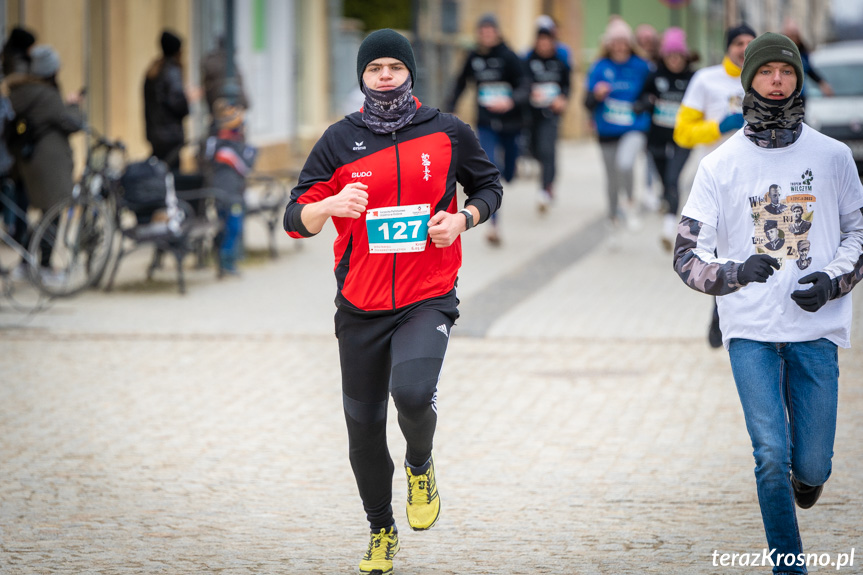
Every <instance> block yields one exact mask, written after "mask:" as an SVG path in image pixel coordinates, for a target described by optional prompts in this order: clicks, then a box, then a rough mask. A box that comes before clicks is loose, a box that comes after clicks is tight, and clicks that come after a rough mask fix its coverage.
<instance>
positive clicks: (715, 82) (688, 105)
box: [674, 24, 755, 348]
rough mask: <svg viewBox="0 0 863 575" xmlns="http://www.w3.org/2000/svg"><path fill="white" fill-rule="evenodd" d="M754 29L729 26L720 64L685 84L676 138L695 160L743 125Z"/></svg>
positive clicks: (714, 338) (714, 339)
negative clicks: (745, 73)
mask: <svg viewBox="0 0 863 575" xmlns="http://www.w3.org/2000/svg"><path fill="white" fill-rule="evenodd" d="M754 38H755V31H754V30H752V28H750V27H749V26H747V25H746V24H741V25H739V26H736V27H734V28H729V29H728V30H727V32H726V33H725V57H724V58H723V59H722V63H721V64H717V65H716V66H710V67H707V68H702V69H701V70H698V71H697V72H696V73H695V75H694V76H693V77H692V80H691V81H690V82H689V86H687V87H686V93H685V94H684V95H683V101H682V102H681V105H680V109H679V110H678V112H677V119H676V121H675V123H674V142H675V143H676V144H677V145H678V146H680V147H682V148H696V147H697V148H698V150H696V151H695V153H694V154H692V156H693V157H694V160H690V161H694V162H695V163H696V164H698V163H700V161H701V158H703V157H704V156H706V155H707V154H708V153H709V152H711V151H712V150H714V149H715V148H716V147H717V146H719V144H721V143H722V142H723V141H724V140H725V136H727V135H730V134H732V133H733V132H735V131H737V130H739V129H740V128H742V127H743V95H744V91H743V85H742V84H741V83H740V70H741V68H743V55H744V53H745V52H746V47H747V46H748V45H749V43H750V42H751V41H752V40H753V39H754ZM707 340H708V341H709V342H710V345H711V347H714V348H718V347H720V346H721V345H722V332H721V331H720V329H719V312H718V311H717V309H716V305H714V306H713V319H712V320H711V322H710V329H709V330H708V332H707Z"/></svg>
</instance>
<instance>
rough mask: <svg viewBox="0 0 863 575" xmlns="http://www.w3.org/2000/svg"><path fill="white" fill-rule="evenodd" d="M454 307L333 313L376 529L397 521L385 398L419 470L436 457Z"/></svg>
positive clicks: (352, 450)
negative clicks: (441, 382)
mask: <svg viewBox="0 0 863 575" xmlns="http://www.w3.org/2000/svg"><path fill="white" fill-rule="evenodd" d="M457 302H458V300H457V299H456V297H455V293H454V292H451V293H450V294H447V295H446V296H443V297H441V298H435V299H431V300H426V301H424V302H421V303H419V304H416V305H414V306H411V307H409V308H406V309H404V310H400V311H398V312H396V313H394V314H387V315H383V316H377V317H368V316H361V315H356V314H353V313H350V312H345V311H343V310H339V311H337V312H336V318H335V322H336V337H338V340H339V356H340V360H341V368H342V398H343V405H344V411H345V421H346V422H347V428H348V448H349V456H350V461H351V467H352V468H353V471H354V477H355V478H356V480H357V487H358V488H359V492H360V498H361V499H362V501H363V507H364V508H365V511H366V517H367V518H368V520H369V524H370V527H371V529H372V530H373V531H377V530H379V529H381V528H383V527H388V526H390V525H392V524H393V510H392V482H393V471H394V469H395V467H394V465H393V460H392V458H391V457H390V453H389V449H388V448H387V436H386V424H387V403H388V397H389V395H388V394H389V392H390V391H391V392H392V395H393V402H394V403H395V406H396V409H397V410H398V421H399V427H401V430H402V433H403V434H404V437H405V441H406V442H407V451H406V454H405V461H407V462H408V463H409V464H410V465H411V466H414V467H419V466H421V465H423V464H424V463H425V462H426V461H428V459H429V457H430V456H431V452H432V442H433V439H434V432H435V426H436V425H437V406H436V404H435V402H436V399H437V383H438V378H439V377H440V371H441V367H442V365H443V358H444V355H445V354H446V348H447V344H448V343H449V333H450V331H451V329H452V326H453V324H454V323H455V320H456V318H457V317H458V311H457V308H456V306H457Z"/></svg>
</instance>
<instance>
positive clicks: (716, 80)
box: [682, 64, 745, 122]
mask: <svg viewBox="0 0 863 575" xmlns="http://www.w3.org/2000/svg"><path fill="white" fill-rule="evenodd" d="M744 94H745V92H744V90H743V84H741V82H740V76H729V75H728V72H726V71H725V67H724V66H723V65H722V64H718V65H716V66H709V67H707V68H702V69H701V70H698V71H697V72H695V74H694V75H693V76H692V80H691V81H690V82H689V86H687V87H686V93H685V94H684V95H683V102H682V104H683V105H684V106H686V107H687V108H692V109H693V110H699V111H700V112H701V113H703V114H704V119H705V120H715V121H717V122H721V121H722V120H723V119H724V118H725V117H726V116H728V115H729V114H742V113H743V96H744Z"/></svg>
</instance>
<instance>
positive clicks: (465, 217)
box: [458, 208, 473, 231]
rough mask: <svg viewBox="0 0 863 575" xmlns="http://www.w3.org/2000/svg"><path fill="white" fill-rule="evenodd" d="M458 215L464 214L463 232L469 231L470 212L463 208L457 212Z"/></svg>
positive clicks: (470, 222) (470, 225)
mask: <svg viewBox="0 0 863 575" xmlns="http://www.w3.org/2000/svg"><path fill="white" fill-rule="evenodd" d="M458 213H460V214H464V219H465V227H464V230H465V231H467V230H469V229H471V228H472V227H473V214H472V213H471V211H470V210H469V209H467V208H464V209H463V210H459V211H458Z"/></svg>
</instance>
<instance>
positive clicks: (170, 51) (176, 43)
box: [159, 30, 183, 58]
mask: <svg viewBox="0 0 863 575" xmlns="http://www.w3.org/2000/svg"><path fill="white" fill-rule="evenodd" d="M159 42H160V43H161V44H162V54H164V55H165V57H166V58H170V57H171V56H174V55H175V54H177V53H178V52H179V51H180V46H182V45H183V40H181V39H180V37H179V36H177V35H176V34H172V33H171V32H169V31H167V30H165V31H164V32H162V38H161V39H160V40H159Z"/></svg>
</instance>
